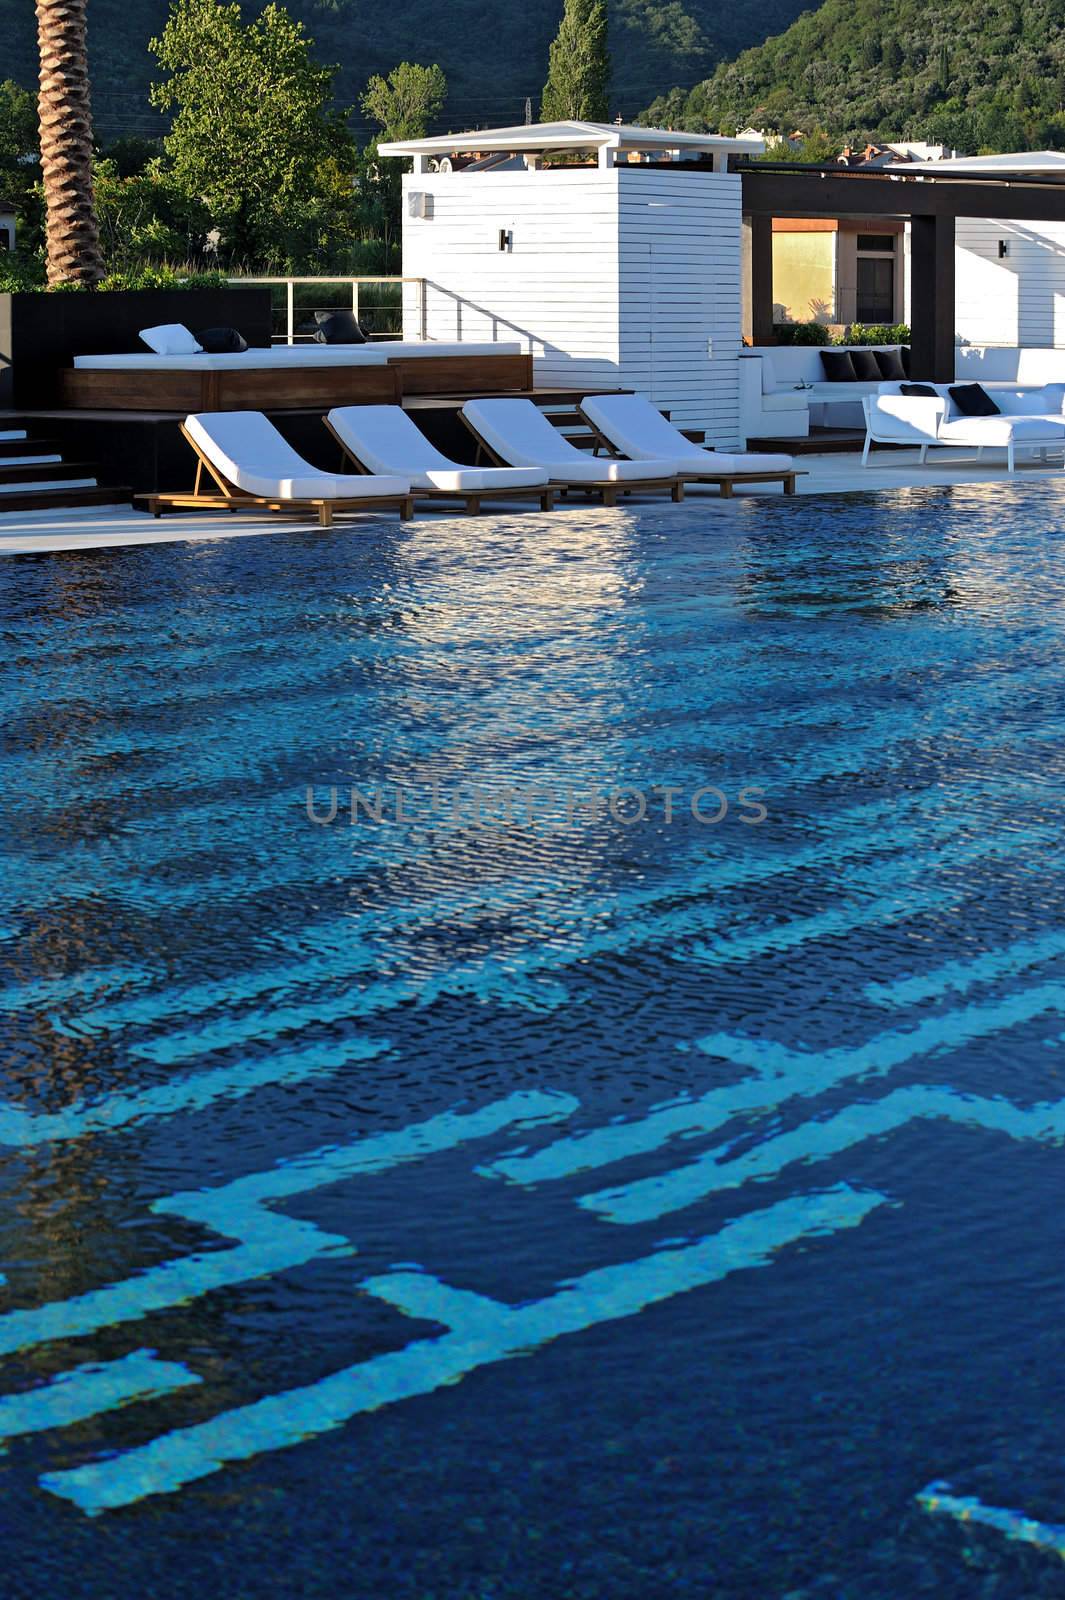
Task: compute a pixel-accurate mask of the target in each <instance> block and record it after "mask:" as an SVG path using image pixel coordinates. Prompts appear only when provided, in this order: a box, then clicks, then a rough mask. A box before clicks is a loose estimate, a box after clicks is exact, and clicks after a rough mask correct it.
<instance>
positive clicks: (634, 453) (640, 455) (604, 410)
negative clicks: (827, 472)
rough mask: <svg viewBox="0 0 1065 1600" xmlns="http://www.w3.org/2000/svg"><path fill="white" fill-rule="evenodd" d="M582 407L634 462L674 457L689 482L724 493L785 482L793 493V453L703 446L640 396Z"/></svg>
mask: <svg viewBox="0 0 1065 1600" xmlns="http://www.w3.org/2000/svg"><path fill="white" fill-rule="evenodd" d="M578 409H579V410H580V413H581V415H582V417H584V418H585V420H586V421H587V422H588V423H589V424H590V425H591V427H592V428H593V430H594V431H595V433H596V434H597V435H598V437H599V438H600V439H601V440H602V441H603V443H604V444H606V445H607V446H608V447H609V448H610V449H611V450H617V451H619V452H620V453H621V454H622V455H623V456H628V457H629V458H630V459H631V460H633V461H646V460H648V459H649V458H655V457H661V456H667V455H668V456H672V457H673V458H674V460H675V461H676V465H677V471H678V472H679V473H680V474H681V476H682V477H683V478H684V479H685V481H686V482H694V483H716V484H717V485H718V486H719V488H720V490H721V493H722V494H723V495H725V496H726V497H727V496H729V495H731V493H732V490H733V487H734V485H735V484H737V483H782V484H783V486H784V493H785V494H794V493H795V478H796V471H795V463H794V461H793V460H792V458H791V456H783V455H781V456H774V455H757V454H751V453H745V454H742V455H724V454H722V453H721V452H720V451H717V450H705V449H703V448H702V447H701V446H700V445H696V444H692V442H691V440H690V439H686V438H685V436H684V434H683V433H681V431H680V429H679V428H675V427H674V426H673V424H672V422H669V421H668V420H667V419H666V418H665V417H664V416H663V415H662V413H661V411H659V409H658V407H657V406H654V405H652V404H651V402H650V400H647V399H645V397H644V396H643V395H642V394H600V395H589V396H588V397H587V399H584V400H582V401H581V403H580V406H579V408H578Z"/></svg>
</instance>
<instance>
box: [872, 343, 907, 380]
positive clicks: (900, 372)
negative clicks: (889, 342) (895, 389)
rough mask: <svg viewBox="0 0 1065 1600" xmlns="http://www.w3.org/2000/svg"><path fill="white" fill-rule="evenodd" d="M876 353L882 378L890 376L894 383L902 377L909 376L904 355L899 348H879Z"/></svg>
mask: <svg viewBox="0 0 1065 1600" xmlns="http://www.w3.org/2000/svg"><path fill="white" fill-rule="evenodd" d="M875 354H876V364H877V366H878V367H879V368H880V376H881V377H882V378H889V379H890V380H891V381H892V382H893V383H897V382H898V380H899V379H900V378H905V377H906V376H907V372H906V368H905V367H904V366H903V364H902V357H901V355H900V354H899V352H898V351H897V350H877V351H876V352H875Z"/></svg>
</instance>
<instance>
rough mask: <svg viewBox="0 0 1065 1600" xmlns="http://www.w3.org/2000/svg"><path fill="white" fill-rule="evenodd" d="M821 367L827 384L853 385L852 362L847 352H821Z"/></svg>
mask: <svg viewBox="0 0 1065 1600" xmlns="http://www.w3.org/2000/svg"><path fill="white" fill-rule="evenodd" d="M821 365H822V366H823V367H824V369H825V377H826V378H827V379H828V381H829V383H853V382H854V381H855V377H854V362H853V361H852V360H851V353H850V351H849V350H822V351H821Z"/></svg>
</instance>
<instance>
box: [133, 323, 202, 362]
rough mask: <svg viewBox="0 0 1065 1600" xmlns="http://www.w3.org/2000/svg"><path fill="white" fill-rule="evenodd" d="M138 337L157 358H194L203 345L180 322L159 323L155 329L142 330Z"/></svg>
mask: <svg viewBox="0 0 1065 1600" xmlns="http://www.w3.org/2000/svg"><path fill="white" fill-rule="evenodd" d="M138 337H139V338H141V339H143V340H144V342H145V344H146V345H147V346H148V349H149V350H154V351H155V353H156V355H157V356H194V355H195V354H196V352H197V351H202V350H203V345H202V344H200V342H199V340H198V339H194V338H193V336H192V334H191V333H190V332H189V330H188V328H186V327H185V325H184V324H183V323H181V322H161V323H160V324H159V326H158V327H157V328H142V329H141V331H140V334H139V335H138Z"/></svg>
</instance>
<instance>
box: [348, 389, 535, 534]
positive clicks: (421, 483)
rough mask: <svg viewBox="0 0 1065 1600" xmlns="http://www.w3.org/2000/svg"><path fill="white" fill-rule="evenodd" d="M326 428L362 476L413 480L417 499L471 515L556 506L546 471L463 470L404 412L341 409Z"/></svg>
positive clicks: (378, 408) (392, 408) (395, 408)
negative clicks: (521, 505) (507, 507)
mask: <svg viewBox="0 0 1065 1600" xmlns="http://www.w3.org/2000/svg"><path fill="white" fill-rule="evenodd" d="M325 425H326V427H327V428H328V429H329V431H330V433H331V434H332V435H333V437H334V438H335V439H336V440H337V442H338V443H339V445H340V447H341V449H342V450H343V452H344V454H345V455H346V456H347V457H348V459H349V460H351V461H352V462H354V464H355V465H356V466H357V467H358V468H359V470H360V471H361V472H382V473H398V474H399V475H400V476H401V477H404V478H409V479H410V482H411V488H412V490H413V492H414V494H415V497H416V498H418V499H421V498H422V497H423V496H425V497H427V498H429V499H434V500H451V501H458V502H461V503H464V505H465V509H466V510H467V511H468V512H471V513H473V512H477V511H480V509H481V503H482V501H484V500H514V499H519V500H521V499H528V498H530V497H531V498H532V499H534V500H536V501H538V503H539V505H540V509H541V510H542V511H550V510H551V508H552V506H553V505H554V503H555V490H554V489H552V488H549V487H548V474H547V472H546V470H545V469H544V468H542V467H464V466H461V465H459V463H458V462H455V461H449V460H448V458H447V456H445V455H442V454H441V452H440V451H439V450H438V449H437V448H436V446H435V445H434V444H432V443H431V442H430V441H429V440H428V439H427V438H426V437H425V435H424V433H422V431H421V429H420V428H418V427H417V426H416V424H415V423H414V421H413V420H412V419H411V418H410V417H409V416H408V415H407V413H406V412H405V411H404V410H403V409H402V407H400V406H339V407H337V408H336V409H335V410H333V411H330V413H329V415H328V416H327V417H326V419H325Z"/></svg>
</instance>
